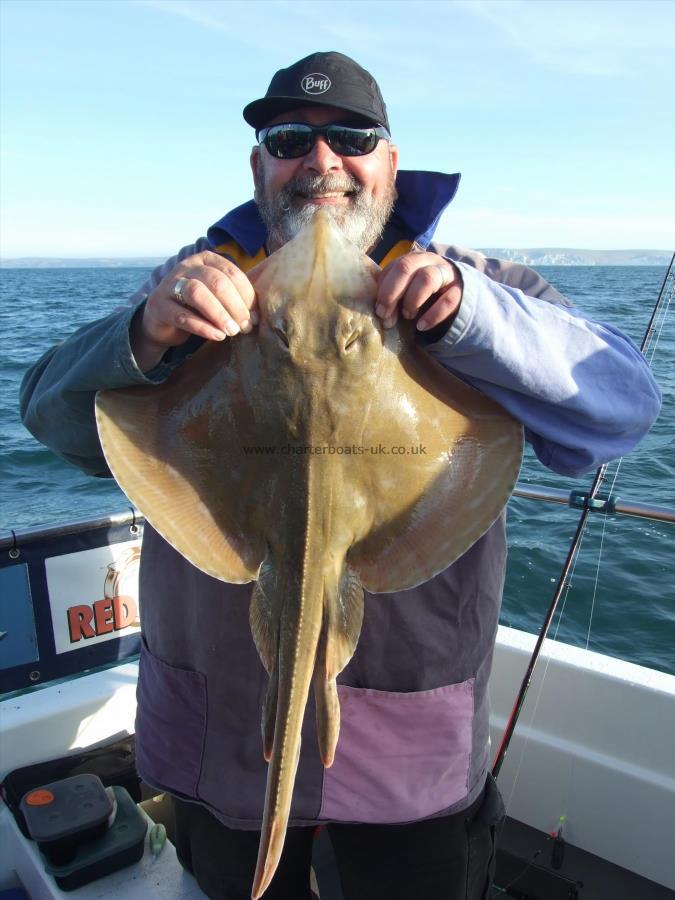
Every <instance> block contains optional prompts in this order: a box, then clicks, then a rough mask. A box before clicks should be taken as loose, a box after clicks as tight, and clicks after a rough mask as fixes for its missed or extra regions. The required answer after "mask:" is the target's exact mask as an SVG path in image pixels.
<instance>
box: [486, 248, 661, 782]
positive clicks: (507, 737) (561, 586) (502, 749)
mask: <svg viewBox="0 0 675 900" xmlns="http://www.w3.org/2000/svg"><path fill="white" fill-rule="evenodd" d="M674 293H675V253H673V255H672V257H671V260H670V265H669V266H668V269H667V271H666V274H665V276H664V279H663V283H662V284H661V290H660V291H659V295H658V297H657V299H656V303H655V304H654V308H653V309H652V314H651V317H650V319H649V322H648V324H647V328H646V329H645V333H644V336H643V338H642V343H641V344H640V351H641V352H642V353H644V352H645V350H646V349H647V346H648V344H649V341H650V340H651V337H652V335H653V334H654V331H655V322H656V317H657V315H658V314H659V312H660V311H661V308H662V306H663V304H664V302H665V300H666V297H667V298H668V303H669V302H670V300H671V298H672V297H673V294H674ZM608 465H609V464H608V463H604V464H603V465H601V466H600V467H599V468H598V469H597V471H596V473H595V476H594V478H593V484H592V485H591V488H590V490H589V492H588V493H587V494H586V495H585V496H584V498H583V501H584V502H583V510H582V512H581V515H580V517H579V521H578V523H577V527H576V531H575V532H574V536H573V538H572V543H571V544H570V548H569V551H568V553H567V557H566V559H565V562H564V563H563V567H562V571H561V573H560V577H559V579H558V583H557V584H556V587H555V590H554V591H553V596H552V598H551V602H550V604H549V607H548V610H547V611H546V616H545V618H544V622H543V625H542V626H541V630H540V632H539V635H538V637H537V642H536V644H535V646H534V650H533V651H532V655H531V657H530V661H529V663H528V664H527V669H526V671H525V675H524V676H523V680H522V683H521V685H520V690H519V691H518V696H517V697H516V701H515V703H514V705H513V709H512V710H511V715H510V716H509V720H508V722H507V725H506V729H505V731H504V735H503V737H502V740H501V743H500V745H499V749H498V750H497V755H496V756H495V761H494V763H493V765H492V775H493V776H494V778H497V777H498V776H499V772H500V770H501V767H502V765H503V763H504V759H505V758H506V753H507V750H508V748H509V744H510V743H511V738H512V737H513V732H514V731H515V728H516V722H517V721H518V717H519V715H520V712H521V710H522V708H523V704H524V702H525V697H526V696H527V691H528V689H529V687H530V683H531V682H532V675H533V673H534V669H535V666H536V665H537V660H538V659H539V654H540V652H541V648H542V646H543V644H544V641H545V640H546V635H547V634H548V630H549V627H550V625H551V622H552V621H553V617H554V615H555V612H556V609H557V607H558V601H559V600H560V597H561V596H562V593H563V591H564V590H565V587H566V585H567V578H568V576H569V573H570V569H571V568H572V564H573V563H574V559H575V557H576V554H577V551H578V550H579V546H580V544H581V538H582V536H583V533H584V529H585V527H586V522H587V521H588V516H589V514H590V512H591V510H592V509H593V508H594V505H596V504H597V503H598V502H600V501H599V499H598V497H597V494H598V491H599V490H600V486H601V485H602V482H603V481H604V480H605V473H606V471H607V467H608Z"/></svg>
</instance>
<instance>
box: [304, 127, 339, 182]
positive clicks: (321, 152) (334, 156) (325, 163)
mask: <svg viewBox="0 0 675 900" xmlns="http://www.w3.org/2000/svg"><path fill="white" fill-rule="evenodd" d="M304 165H305V168H306V169H311V170H312V171H313V172H316V173H317V174H319V175H325V174H326V173H327V172H330V171H331V170H332V169H341V168H342V157H341V156H340V154H339V153H335V151H334V150H331V148H330V147H329V146H328V141H327V140H326V139H325V137H323V135H317V138H316V140H315V141H314V146H313V147H312V149H311V150H310V152H309V153H308V154H307V156H306V157H305V159H304Z"/></svg>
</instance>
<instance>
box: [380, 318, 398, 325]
mask: <svg viewBox="0 0 675 900" xmlns="http://www.w3.org/2000/svg"><path fill="white" fill-rule="evenodd" d="M382 324H383V325H384V327H385V328H393V327H394V325H395V324H396V316H389V318H388V319H385V320H384V321H383V322H382Z"/></svg>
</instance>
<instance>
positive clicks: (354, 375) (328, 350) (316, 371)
mask: <svg viewBox="0 0 675 900" xmlns="http://www.w3.org/2000/svg"><path fill="white" fill-rule="evenodd" d="M377 272H378V268H377V266H376V265H375V264H374V263H373V262H372V261H371V260H370V259H369V258H368V257H367V256H365V255H364V254H362V253H361V251H360V250H359V249H358V248H356V247H355V246H354V245H352V244H350V243H349V241H347V239H346V238H345V237H344V236H343V235H342V234H341V233H340V232H339V231H338V230H337V228H336V227H335V226H334V225H333V223H332V220H331V219H330V216H329V214H328V213H326V212H325V211H319V212H318V213H317V214H316V215H315V216H314V218H313V220H312V222H311V223H310V224H309V225H308V226H306V228H305V229H304V230H303V231H302V232H301V233H300V234H299V235H298V236H297V237H296V238H295V239H294V240H293V241H290V242H289V243H288V244H286V245H285V246H284V247H283V248H281V250H279V251H277V252H276V253H274V254H273V255H272V256H270V257H269V258H268V259H267V260H266V261H265V262H264V263H262V264H261V266H259V267H258V268H257V269H256V270H254V271H253V272H252V273H250V277H251V280H252V281H253V283H254V285H255V289H256V293H257V295H258V300H259V308H260V325H259V328H258V329H256V330H255V331H254V332H252V333H250V334H247V335H238V336H237V337H236V338H235V339H232V340H228V341H225V342H213V343H207V344H205V345H204V346H203V347H202V348H201V349H200V350H199V351H198V352H197V353H196V354H195V355H194V357H193V358H192V359H190V360H189V361H187V362H185V363H184V364H183V365H182V366H181V367H180V368H179V369H177V370H176V371H175V372H174V373H173V374H172V375H171V376H170V378H169V379H167V381H166V382H165V383H164V384H162V385H159V386H152V387H140V388H130V389H124V390H115V391H103V392H100V393H99V394H98V395H97V399H96V416H97V423H98V427H99V435H100V438H101V444H102V447H103V450H104V453H105V456H106V459H107V461H108V464H109V466H110V469H111V471H112V473H113V474H114V476H115V478H116V479H117V481H118V483H119V484H120V486H121V487H122V489H123V490H124V491H125V493H126V494H127V496H128V497H129V499H130V500H131V501H132V502H133V503H134V504H136V505H137V506H138V508H139V509H140V510H141V511H142V512H143V514H144V515H145V516H146V518H147V519H148V521H149V522H150V523H151V524H152V525H153V527H154V528H155V529H156V530H157V531H158V532H159V533H160V534H161V535H162V536H163V537H164V538H165V540H167V541H168V542H169V543H170V544H171V545H172V546H173V547H174V548H175V549H176V550H177V551H178V552H179V553H181V554H182V555H183V556H185V557H186V558H187V559H188V560H189V561H190V562H191V563H193V564H194V565H195V566H197V567H198V568H199V569H201V570H202V571H204V572H206V573H208V574H209V575H211V576H213V577H215V578H219V579H221V580H224V581H229V582H234V583H245V582H250V581H255V582H256V583H255V585H254V588H253V592H252V598H251V608H250V621H251V630H252V634H253V637H254V640H255V643H256V646H257V648H258V652H259V654H260V657H261V659H262V661H263V664H264V665H265V667H266V669H267V671H268V673H269V676H270V680H269V688H268V693H267V699H266V701H265V705H264V709H263V711H262V752H263V753H264V755H265V758H266V759H267V760H268V762H269V767H268V777H267V787H266V794H265V799H264V806H263V815H262V822H263V824H262V831H261V839H260V850H259V856H258V864H257V869H256V873H255V878H254V883H253V890H252V896H253V898H255V900H257V898H259V897H260V896H262V894H263V893H264V891H265V889H266V888H267V886H268V885H269V883H270V881H271V880H272V878H273V876H274V872H275V870H276V867H277V865H278V862H279V858H280V855H281V851H282V849H283V842H284V836H285V833H286V827H287V824H288V818H289V813H290V806H291V799H292V795H293V786H294V782H295V775H296V769H297V763H298V757H299V752H300V734H301V727H302V722H303V717H304V712H305V707H306V703H307V698H308V694H309V691H310V689H311V688H313V690H314V695H315V698H316V710H317V728H316V730H317V739H318V743H319V751H320V754H321V758H322V760H323V763H324V765H326V766H328V765H330V764H331V763H332V761H333V759H334V756H335V753H336V752H338V753H339V704H338V697H337V689H336V683H335V679H336V677H337V675H338V674H339V673H340V671H341V670H342V669H343V668H344V666H345V665H346V664H347V663H348V661H349V659H350V658H351V656H352V655H353V653H354V649H355V647H356V644H357V641H358V637H359V632H360V629H361V622H362V618H363V602H364V601H363V597H364V589H365V590H367V591H370V592H374V593H377V592H392V591H401V590H405V589H407V588H411V587H414V586H416V585H418V584H421V583H422V582H424V581H427V580H428V579H430V578H432V577H433V576H434V575H436V574H438V573H439V572H440V571H442V570H443V569H445V568H447V566H449V565H451V563H452V562H454V561H455V560H456V559H457V558H458V557H459V556H460V555H461V554H462V553H464V552H465V551H466V550H468V548H469V547H470V546H471V545H472V544H473V543H474V542H475V541H476V540H478V538H479V537H481V535H482V534H484V533H485V532H486V531H487V529H488V528H489V527H490V525H491V524H492V523H493V522H494V521H495V519H496V518H497V517H498V515H499V514H500V512H501V510H502V509H503V507H504V505H505V504H506V502H507V500H508V497H509V496H510V494H511V492H512V490H513V487H514V485H515V482H516V479H517V476H518V471H519V467H520V461H521V457H522V440H523V437H522V428H521V426H520V425H519V424H517V423H516V422H515V421H514V420H513V419H512V418H511V417H510V416H508V415H507V414H506V413H505V412H504V411H503V410H502V409H501V408H500V407H499V406H498V405H497V404H496V403H494V402H493V401H492V400H490V399H489V398H487V397H484V396H483V395H482V394H480V393H478V392H477V391H475V390H473V389H472V388H470V387H468V386H467V385H466V384H464V383H463V382H462V381H460V380H458V379H457V378H455V377H454V376H452V375H451V374H450V373H449V372H448V371H446V370H445V369H444V368H443V367H441V366H440V365H439V364H438V363H436V362H435V361H434V360H433V359H431V358H430V357H429V356H428V354H426V353H425V352H424V351H423V350H421V349H419V348H418V347H416V345H415V342H414V325H413V323H410V322H404V321H401V322H400V323H399V324H398V325H397V326H396V327H395V328H392V329H387V330H384V329H383V328H382V326H381V323H380V322H379V320H378V319H377V317H376V316H375V315H374V300H375V296H376V290H377V282H376V275H377ZM413 447H416V448H423V452H418V454H417V455H413V454H411V453H410V452H409V451H410V448H413ZM256 448H258V450H257V452H256ZM260 448H262V452H261V450H260ZM346 448H349V452H347V449H346ZM395 449H396V452H394V450H395ZM400 450H403V452H399V451H400ZM261 804H262V798H261Z"/></svg>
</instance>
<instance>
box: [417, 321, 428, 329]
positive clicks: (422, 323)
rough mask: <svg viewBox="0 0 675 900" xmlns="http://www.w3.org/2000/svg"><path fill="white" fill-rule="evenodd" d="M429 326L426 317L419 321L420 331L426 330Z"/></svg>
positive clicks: (418, 327)
mask: <svg viewBox="0 0 675 900" xmlns="http://www.w3.org/2000/svg"><path fill="white" fill-rule="evenodd" d="M428 328H429V323H428V322H427V320H426V319H420V320H419V322H418V323H417V330H418V331H426V330H427V329H428Z"/></svg>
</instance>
